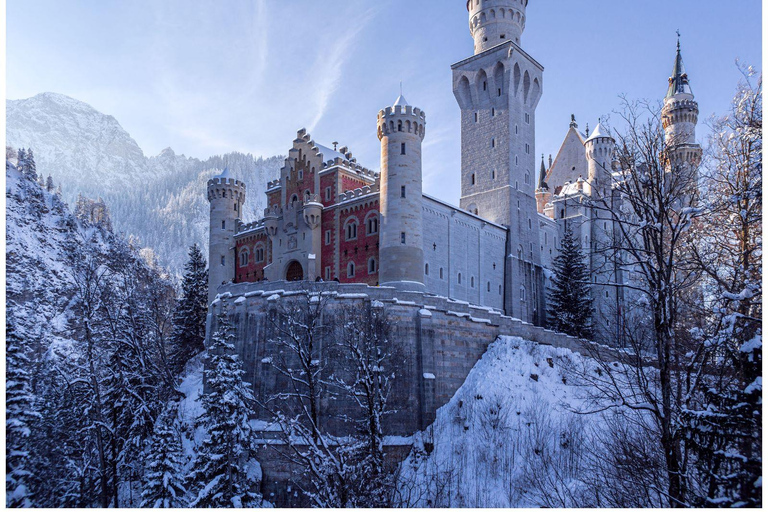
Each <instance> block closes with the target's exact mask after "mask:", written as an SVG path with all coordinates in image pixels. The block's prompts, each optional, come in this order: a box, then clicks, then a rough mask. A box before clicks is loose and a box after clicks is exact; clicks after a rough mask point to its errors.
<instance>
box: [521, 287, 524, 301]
mask: <svg viewBox="0 0 768 512" xmlns="http://www.w3.org/2000/svg"><path fill="white" fill-rule="evenodd" d="M520 302H525V286H521V287H520Z"/></svg>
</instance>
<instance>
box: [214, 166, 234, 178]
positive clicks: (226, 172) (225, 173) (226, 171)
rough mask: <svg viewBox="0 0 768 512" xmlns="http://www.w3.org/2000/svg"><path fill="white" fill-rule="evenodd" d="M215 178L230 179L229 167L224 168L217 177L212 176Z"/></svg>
mask: <svg viewBox="0 0 768 512" xmlns="http://www.w3.org/2000/svg"><path fill="white" fill-rule="evenodd" d="M214 177H215V178H231V176H230V174H229V167H225V168H224V170H223V171H221V174H219V175H218V176H214Z"/></svg>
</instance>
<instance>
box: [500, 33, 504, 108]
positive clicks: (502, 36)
mask: <svg viewBox="0 0 768 512" xmlns="http://www.w3.org/2000/svg"><path fill="white" fill-rule="evenodd" d="M501 38H502V39H504V36H501ZM499 96H501V87H499Z"/></svg>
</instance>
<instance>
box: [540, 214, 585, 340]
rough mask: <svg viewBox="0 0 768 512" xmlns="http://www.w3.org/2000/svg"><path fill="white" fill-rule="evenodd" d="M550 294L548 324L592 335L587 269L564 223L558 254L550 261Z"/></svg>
mask: <svg viewBox="0 0 768 512" xmlns="http://www.w3.org/2000/svg"><path fill="white" fill-rule="evenodd" d="M554 271H555V275H554V277H553V278H552V284H553V291H552V293H551V295H550V301H549V304H550V307H549V311H548V316H549V319H550V322H549V324H550V327H552V328H553V329H554V330H556V331H560V332H564V333H566V334H570V335H571V336H576V337H579V338H584V339H590V338H591V337H592V314H593V311H594V308H593V307H592V296H591V290H590V288H591V287H590V285H589V270H588V269H587V266H586V264H585V263H584V255H583V253H582V252H581V247H579V245H578V241H577V240H576V239H575V238H574V236H573V231H572V230H571V228H570V226H566V229H565V234H564V236H563V239H562V241H561V248H560V253H559V254H558V255H557V257H556V258H555V261H554Z"/></svg>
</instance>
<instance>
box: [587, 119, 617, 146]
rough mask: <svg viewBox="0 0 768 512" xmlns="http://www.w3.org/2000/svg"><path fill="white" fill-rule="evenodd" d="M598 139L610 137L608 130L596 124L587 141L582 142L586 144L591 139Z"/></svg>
mask: <svg viewBox="0 0 768 512" xmlns="http://www.w3.org/2000/svg"><path fill="white" fill-rule="evenodd" d="M599 137H611V134H610V132H609V131H608V130H606V129H605V128H603V125H602V124H600V123H597V126H595V129H594V131H593V132H592V135H590V136H589V138H588V139H587V140H585V141H584V142H585V143H587V142H589V141H591V140H592V139H597V138H599Z"/></svg>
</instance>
